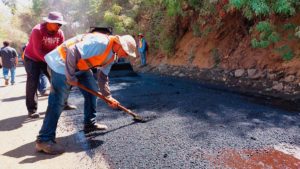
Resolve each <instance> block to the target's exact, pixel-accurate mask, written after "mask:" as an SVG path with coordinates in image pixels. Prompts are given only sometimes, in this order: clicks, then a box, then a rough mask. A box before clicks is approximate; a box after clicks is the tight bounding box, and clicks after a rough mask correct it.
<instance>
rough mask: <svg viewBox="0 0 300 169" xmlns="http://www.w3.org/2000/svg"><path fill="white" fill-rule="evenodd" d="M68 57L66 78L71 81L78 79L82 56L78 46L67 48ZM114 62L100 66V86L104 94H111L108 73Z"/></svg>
mask: <svg viewBox="0 0 300 169" xmlns="http://www.w3.org/2000/svg"><path fill="white" fill-rule="evenodd" d="M67 50H68V51H67V57H66V67H65V74H66V78H67V80H69V81H78V80H77V78H76V72H77V71H78V70H77V69H76V67H77V62H78V61H79V59H80V58H81V56H80V53H79V52H78V50H77V48H76V46H73V47H70V48H68V49H67ZM112 64H113V63H110V64H109V65H106V66H104V67H100V69H98V71H100V72H99V73H98V77H97V79H98V86H99V90H100V92H101V93H102V94H103V95H104V96H106V97H107V96H111V93H110V89H109V78H108V73H109V71H110V68H111V66H112Z"/></svg>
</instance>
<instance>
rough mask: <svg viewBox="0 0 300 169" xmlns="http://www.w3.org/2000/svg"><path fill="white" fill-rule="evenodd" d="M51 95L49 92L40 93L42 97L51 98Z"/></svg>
mask: <svg viewBox="0 0 300 169" xmlns="http://www.w3.org/2000/svg"><path fill="white" fill-rule="evenodd" d="M49 94H50V93H49V91H47V90H46V91H45V92H41V93H40V95H41V96H49Z"/></svg>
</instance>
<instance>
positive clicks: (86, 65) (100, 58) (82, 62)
mask: <svg viewBox="0 0 300 169" xmlns="http://www.w3.org/2000/svg"><path fill="white" fill-rule="evenodd" d="M99 34H100V33H93V35H95V36H97V35H99ZM101 35H104V34H101ZM106 36H107V35H106ZM84 37H85V35H82V36H81V37H79V38H72V39H69V40H67V41H65V42H64V43H63V44H61V45H59V46H58V47H57V48H56V49H57V50H58V53H59V55H60V57H61V58H62V59H63V60H64V61H65V60H66V57H67V48H69V47H71V46H73V45H76V44H77V43H79V42H81V41H83V40H84ZM107 37H108V38H109V42H108V44H107V47H106V49H105V51H104V52H103V53H101V54H100V55H95V56H91V57H90V58H87V59H79V61H78V63H77V68H78V69H79V70H88V69H91V68H93V67H97V66H105V65H107V64H109V63H111V62H113V61H114V57H112V58H111V59H110V60H108V61H107V62H106V63H104V62H105V61H106V60H107V57H108V55H109V53H110V52H111V50H112V47H113V43H114V42H117V41H118V38H117V37H116V36H107Z"/></svg>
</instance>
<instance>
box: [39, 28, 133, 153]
mask: <svg viewBox="0 0 300 169" xmlns="http://www.w3.org/2000/svg"><path fill="white" fill-rule="evenodd" d="M135 49H136V42H135V40H134V38H133V37H132V36H130V35H124V36H118V35H116V36H110V35H106V34H102V33H98V32H94V33H87V34H82V35H78V36H76V37H73V38H71V39H69V40H67V41H65V42H64V43H63V44H62V45H60V46H58V47H57V48H56V49H55V50H53V51H51V52H50V53H49V54H47V55H46V56H45V60H46V62H47V64H48V66H49V67H50V69H51V85H52V86H51V87H52V89H51V91H50V95H49V99H48V108H47V111H46V115H45V119H44V121H43V125H42V128H41V130H40V132H39V135H38V136H37V140H36V149H37V150H38V151H43V152H45V153H48V154H60V153H63V152H64V149H63V147H62V146H61V145H59V144H57V143H56V142H55V133H56V127H57V122H58V119H59V117H60V114H61V112H62V109H63V103H64V100H65V99H66V98H67V97H68V95H69V89H70V85H72V86H78V85H79V84H82V85H84V86H86V87H87V88H89V89H91V90H94V91H98V87H99V90H100V92H101V93H102V94H103V95H104V96H105V97H106V98H107V99H108V100H109V101H110V102H111V103H110V106H111V107H113V108H117V106H118V104H119V102H118V101H117V100H116V99H114V98H113V97H112V96H111V94H110V90H109V86H108V73H109V71H110V68H111V66H112V64H113V62H114V61H115V60H116V59H117V58H118V57H121V58H122V57H127V56H133V57H136V54H135ZM93 67H99V69H100V70H101V71H100V72H99V74H98V77H97V79H98V86H97V83H96V80H95V79H94V78H93V74H92V71H91V68H93ZM80 91H81V93H82V94H83V97H84V131H85V132H90V131H95V130H106V129H107V126H106V125H104V124H99V123H96V121H95V117H96V99H97V98H96V96H94V95H92V94H90V93H88V92H86V91H83V90H82V89H80Z"/></svg>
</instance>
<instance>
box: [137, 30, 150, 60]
mask: <svg viewBox="0 0 300 169" xmlns="http://www.w3.org/2000/svg"><path fill="white" fill-rule="evenodd" d="M138 50H139V55H140V58H141V66H146V64H147V63H146V57H147V50H148V45H147V42H146V40H145V38H144V35H143V34H142V33H139V35H138Z"/></svg>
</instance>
